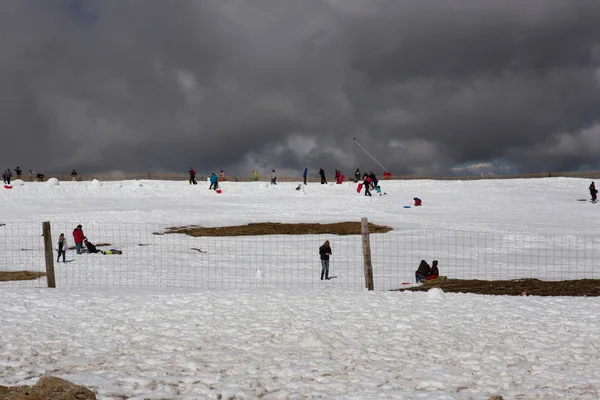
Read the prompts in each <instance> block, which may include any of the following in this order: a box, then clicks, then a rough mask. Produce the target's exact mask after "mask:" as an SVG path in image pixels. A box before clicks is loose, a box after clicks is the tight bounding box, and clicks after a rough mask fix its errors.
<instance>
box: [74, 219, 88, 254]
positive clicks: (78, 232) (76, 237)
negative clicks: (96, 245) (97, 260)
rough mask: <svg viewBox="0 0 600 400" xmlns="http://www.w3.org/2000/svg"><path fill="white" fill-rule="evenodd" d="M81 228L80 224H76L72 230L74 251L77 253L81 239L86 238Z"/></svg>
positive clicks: (79, 249) (79, 252) (81, 244)
mask: <svg viewBox="0 0 600 400" xmlns="http://www.w3.org/2000/svg"><path fill="white" fill-rule="evenodd" d="M81 228H82V227H81V225H77V228H75V229H74V230H73V239H74V240H75V252H76V253H77V254H81V247H82V246H83V241H84V240H86V239H87V238H86V237H85V235H84V234H83V229H81Z"/></svg>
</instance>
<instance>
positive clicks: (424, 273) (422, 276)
mask: <svg viewBox="0 0 600 400" xmlns="http://www.w3.org/2000/svg"><path fill="white" fill-rule="evenodd" d="M430 274H431V267H430V266H429V264H427V261H425V260H421V263H420V264H419V268H417V270H416V271H415V281H416V282H417V283H419V282H421V281H424V280H426V279H427V277H428V276H429V275H430Z"/></svg>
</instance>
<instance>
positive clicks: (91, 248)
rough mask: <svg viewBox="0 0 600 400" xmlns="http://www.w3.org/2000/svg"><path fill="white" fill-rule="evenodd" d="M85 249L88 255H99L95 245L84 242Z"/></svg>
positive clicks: (87, 241)
mask: <svg viewBox="0 0 600 400" xmlns="http://www.w3.org/2000/svg"><path fill="white" fill-rule="evenodd" d="M85 247H87V251H88V253H101V251H100V250H98V249H97V248H96V245H94V244H93V243H92V242H90V241H89V240H86V241H85Z"/></svg>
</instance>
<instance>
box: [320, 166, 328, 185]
mask: <svg viewBox="0 0 600 400" xmlns="http://www.w3.org/2000/svg"><path fill="white" fill-rule="evenodd" d="M319 175H320V176H321V185H327V179H325V171H324V170H323V168H320V169H319Z"/></svg>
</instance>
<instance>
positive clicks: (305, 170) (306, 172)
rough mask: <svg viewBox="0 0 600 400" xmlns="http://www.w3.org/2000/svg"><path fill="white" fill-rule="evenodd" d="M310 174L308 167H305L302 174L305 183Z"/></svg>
mask: <svg viewBox="0 0 600 400" xmlns="http://www.w3.org/2000/svg"><path fill="white" fill-rule="evenodd" d="M307 175H308V168H304V173H303V174H302V177H303V178H304V184H305V185H306V176H307Z"/></svg>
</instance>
